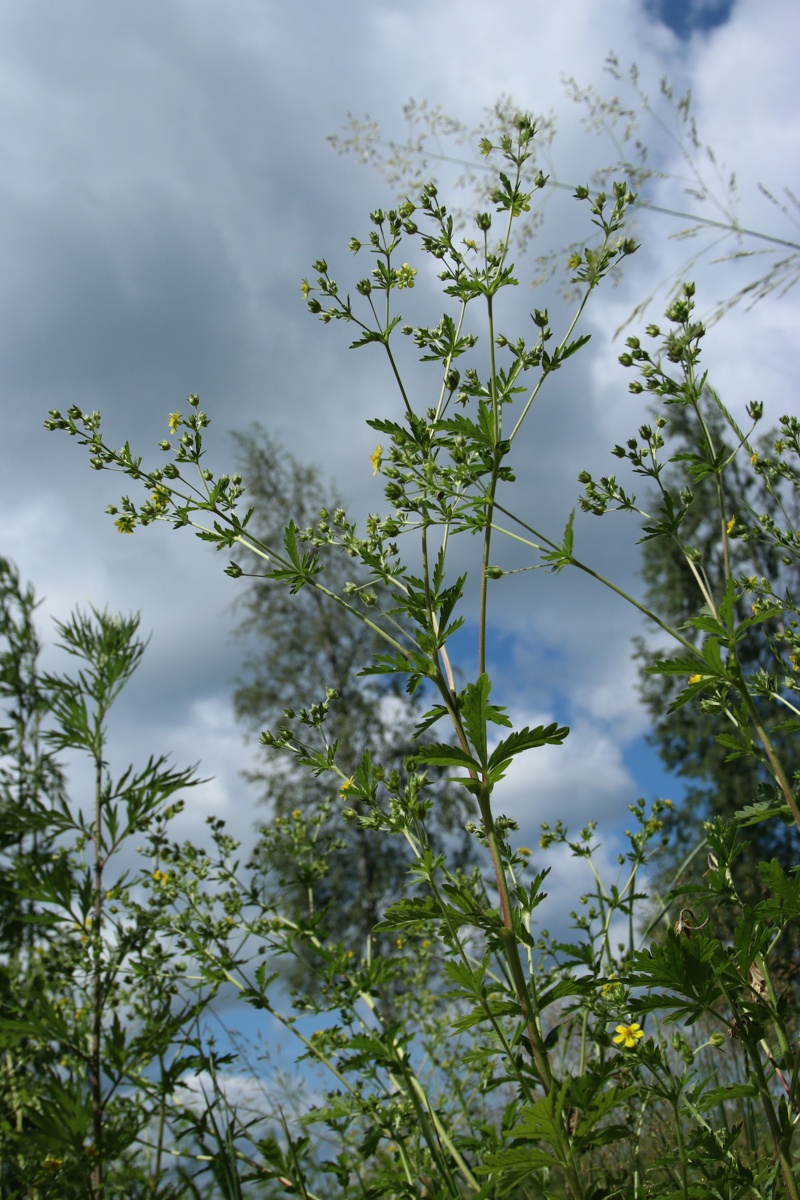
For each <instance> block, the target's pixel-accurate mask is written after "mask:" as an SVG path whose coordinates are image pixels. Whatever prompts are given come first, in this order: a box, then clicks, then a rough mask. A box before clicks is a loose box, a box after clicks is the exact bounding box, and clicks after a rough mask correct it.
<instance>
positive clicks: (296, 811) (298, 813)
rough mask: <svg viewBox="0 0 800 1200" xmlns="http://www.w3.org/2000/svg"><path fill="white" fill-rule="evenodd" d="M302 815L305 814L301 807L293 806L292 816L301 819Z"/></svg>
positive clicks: (297, 819) (296, 819)
mask: <svg viewBox="0 0 800 1200" xmlns="http://www.w3.org/2000/svg"><path fill="white" fill-rule="evenodd" d="M302 815H303V814H302V812H301V811H300V809H299V808H293V809H292V816H293V817H294V819H295V821H299V820H300V818H301V817H302Z"/></svg>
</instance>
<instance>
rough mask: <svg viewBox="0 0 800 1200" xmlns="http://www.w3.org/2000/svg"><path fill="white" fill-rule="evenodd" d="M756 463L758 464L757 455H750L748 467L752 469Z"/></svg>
mask: <svg viewBox="0 0 800 1200" xmlns="http://www.w3.org/2000/svg"><path fill="white" fill-rule="evenodd" d="M757 462H758V455H757V454H751V455H750V465H751V466H753V467H754V466H755V465H756V463H757Z"/></svg>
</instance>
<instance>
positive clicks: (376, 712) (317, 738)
mask: <svg viewBox="0 0 800 1200" xmlns="http://www.w3.org/2000/svg"><path fill="white" fill-rule="evenodd" d="M236 441H237V447H238V463H239V467H240V469H241V473H242V476H243V479H244V481H245V485H246V488H247V496H248V498H249V502H250V504H251V505H252V506H253V507H254V510H255V511H254V515H253V517H252V518H251V521H250V528H251V530H252V532H253V533H254V534H255V535H256V536H257V537H258V538H259V539H260V540H261V541H262V542H263V543H264V544H265V545H270V544H277V543H280V541H281V540H282V538H283V531H284V529H285V527H286V526H287V524H288V522H289V521H290V519H293V520H294V521H295V522H296V523H297V525H298V526H299V527H300V529H301V530H304V527H305V530H307V531H308V533H309V535H310V534H311V532H312V531H313V530H316V531H322V532H323V534H324V533H325V532H326V531H327V529H328V528H330V527H331V526H333V527H335V526H336V525H337V522H340V521H341V516H340V512H341V510H340V507H339V501H338V499H337V498H336V497H335V496H332V495H331V494H330V493H329V492H327V493H326V491H325V489H324V487H323V485H322V484H321V482H320V479H319V475H318V473H317V472H316V471H315V470H314V468H313V467H310V466H307V465H304V464H302V463H300V462H299V461H298V460H297V459H296V458H294V457H293V456H292V455H291V454H289V453H288V452H287V451H286V450H285V449H284V448H283V447H282V446H281V445H280V444H279V443H278V442H277V441H276V440H275V439H274V438H272V437H271V436H270V435H269V434H268V433H267V432H266V431H265V430H264V429H263V428H261V427H260V426H256V427H255V428H254V429H253V430H252V431H251V432H250V433H248V434H239V435H236ZM318 553H319V555H320V561H321V563H322V566H323V573H324V577H325V580H326V585H327V586H328V587H329V588H330V589H331V590H333V591H335V592H337V593H341V594H346V595H349V596H351V597H352V598H353V600H354V602H356V603H358V604H359V605H360V606H361V608H362V610H363V611H368V610H369V609H370V608H372V607H374V606H375V605H376V603H377V601H378V600H379V598H380V597H379V587H378V585H375V584H374V583H373V584H370V585H368V582H367V580H366V577H365V575H364V572H363V569H360V568H359V567H358V566H357V565H356V564H355V563H353V562H352V561H351V560H349V559H347V558H345V557H343V556H342V555H339V554H336V553H335V547H333V546H331V545H324V544H323V545H320V546H319V547H318ZM240 604H241V609H242V611H243V617H242V621H241V624H240V626H239V630H238V632H239V636H240V637H241V638H242V639H243V640H244V641H245V642H246V645H247V656H246V661H245V665H244V668H243V671H242V676H241V678H240V680H239V683H238V685H237V687H236V691H235V693H234V706H235V711H236V714H237V716H238V717H239V719H240V720H242V721H243V722H244V723H245V725H246V726H247V727H248V728H250V729H251V730H252V731H253V732H255V733H260V732H261V731H263V730H264V729H265V728H269V729H272V730H279V729H281V728H283V729H286V728H289V727H292V728H298V727H299V728H300V729H301V730H302V735H303V737H304V738H306V739H307V740H308V741H309V743H310V744H312V745H314V746H316V748H317V749H319V750H324V747H325V745H326V744H327V745H330V744H332V743H336V744H337V746H338V758H339V761H341V762H343V763H350V764H352V769H355V766H356V764H358V763H359V762H360V761H361V758H362V756H363V754H364V752H365V751H366V750H369V751H370V752H371V753H372V754H373V756H374V757H375V759H376V760H377V761H380V762H381V763H383V764H384V765H385V766H386V768H387V770H389V771H397V772H399V773H400V774H403V773H404V770H405V762H406V759H407V758H408V757H409V756H410V755H411V754H412V753H413V749H412V745H411V734H412V730H413V728H414V725H415V724H416V723H417V722H418V721H419V719H420V716H421V713H422V711H423V708H422V703H421V696H420V694H419V693H417V694H416V695H415V696H409V695H407V694H406V693H405V692H403V691H400V690H398V688H397V686H387V684H386V683H385V682H381V683H379V682H378V679H380V680H381V681H384V680H385V678H386V677H385V676H380V677H377V678H376V677H374V676H373V677H369V676H364V675H363V674H362V673H361V670H362V667H363V665H364V663H366V662H368V661H369V660H370V658H371V657H372V655H373V654H374V653H375V652H376V650H377V649H378V645H379V639H378V637H377V635H375V634H373V633H372V632H371V631H370V629H369V628H368V627H367V626H366V625H364V624H362V623H361V622H359V621H353V620H351V618H350V616H349V614H348V613H346V612H344V611H343V610H342V609H341V608H340V607H339V606H338V605H336V604H333V603H330V602H329V601H327V600H326V598H325V597H324V596H322V595H321V594H320V592H319V591H317V590H316V589H313V588H303V589H301V590H300V591H299V593H298V594H294V595H293V594H291V593H290V592H289V590H288V589H287V588H286V587H284V586H280V585H278V584H275V583H273V584H270V583H268V582H266V581H265V580H264V579H263V578H262V577H260V576H254V577H253V579H252V582H251V584H250V586H249V587H248V589H247V591H246V592H245V593H244V596H243V597H242V599H241V602H240ZM310 696H316V697H318V704H319V706H320V707H321V711H322V712H324V716H325V722H324V731H323V729H322V726H321V724H317V725H316V726H315V725H314V724H313V722H314V718H315V713H314V711H313V705H311V704H309V697H310ZM265 751H266V755H265V757H264V765H263V767H262V768H261V769H260V770H258V771H256V772H251V773H250V774H249V778H250V779H251V781H254V782H256V783H257V784H258V785H259V786H260V788H261V794H262V801H263V803H264V804H265V805H266V806H268V807H269V809H270V812H271V817H270V825H271V826H272V829H271V831H270V836H269V838H268V841H267V843H266V844H262V845H260V847H259V849H258V850H257V853H256V858H257V861H258V862H259V864H260V868H261V870H262V872H264V875H265V886H266V887H267V888H270V887H275V886H276V884H277V885H278V886H281V881H282V880H284V881H285V880H288V878H289V877H290V876H291V877H292V878H293V879H295V881H296V882H295V883H294V884H293V885H292V888H293V895H292V897H291V908H292V911H293V912H294V914H295V915H297V916H300V917H301V918H302V919H304V920H308V919H311V918H313V917H314V916H315V915H316V914H319V913H325V914H326V916H325V921H326V929H327V931H328V934H329V935H330V936H332V937H334V938H335V937H340V938H343V939H344V940H345V941H346V942H347V943H348V944H352V943H354V942H356V943H359V944H362V943H363V942H364V941H365V939H367V938H368V937H370V936H371V935H372V931H373V929H374V926H375V925H376V924H377V923H378V921H379V920H380V918H381V916H382V912H383V904H384V901H385V898H386V897H387V896H388V895H390V894H396V893H397V891H399V890H402V888H403V887H404V886H405V884H406V875H407V871H408V866H409V862H410V856H407V855H402V854H398V849H397V844H396V842H395V841H394V840H391V839H389V838H388V837H386V836H385V835H382V834H378V833H376V831H374V830H369V829H365V828H364V827H363V826H362V824H361V823H360V822H359V821H350V822H348V823H346V822H343V821H342V819H341V810H342V808H343V807H344V799H345V798H346V793H347V789H346V785H345V786H344V787H343V788H342V789H341V791H340V795H339V796H336V795H332V794H331V791H330V787H329V786H328V787H326V786H325V785H324V784H323V783H321V782H320V781H319V779H318V778H315V777H313V776H311V775H310V774H309V772H308V771H307V770H301V769H298V768H297V767H296V765H295V763H294V762H293V761H292V759H291V758H290V757H289V755H286V754H285V755H276V754H275V750H274V747H272V746H265ZM439 774H441V772H440V773H439ZM431 775H432V777H435V772H434V771H432V772H431ZM436 791H437V800H436V806H435V808H434V809H433V811H432V814H431V817H430V822H429V823H430V830H429V832H430V833H431V835H432V836H433V838H434V841H436V840H438V841H440V842H441V841H447V843H448V844H449V846H450V848H451V850H452V851H453V852H454V856H455V859H456V861H459V862H460V863H461V865H462V866H466V865H467V864H468V863H469V862H471V861H472V860H473V855H472V854H471V849H470V848H471V843H470V842H469V840H468V838H467V835H466V833H465V830H464V824H465V822H466V819H467V817H468V815H469V814H468V811H467V808H466V806H465V804H464V802H463V801H462V800H461V799H460V797H458V796H457V795H456V793H455V792H454V790H453V789H449V788H448V787H447V785H446V784H444V783H441V782H440V783H439V784H438V785H437V788H436ZM354 807H355V810H356V811H359V812H360V805H359V803H358V801H355V802H354ZM276 819H277V821H278V822H279V825H278V830H279V831H280V834H281V836H280V837H276V830H275V827H274V822H275V820H276ZM301 835H302V836H301ZM299 839H300V840H302V845H301V844H300V840H299ZM298 857H301V858H303V859H304V862H305V872H304V874H303V876H302V878H301V881H300V882H299V885H298V882H297V870H296V864H297V861H298Z"/></svg>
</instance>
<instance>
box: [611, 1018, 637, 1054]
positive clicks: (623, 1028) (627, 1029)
mask: <svg viewBox="0 0 800 1200" xmlns="http://www.w3.org/2000/svg"><path fill="white" fill-rule="evenodd" d="M643 1037H644V1030H643V1029H641V1028H640V1026H639V1023H638V1022H637V1021H633V1022H632V1023H631V1024H630V1025H618V1026H617V1036H616V1037H615V1038H612V1039H611V1040H612V1041H614V1042H616V1043H617V1045H618V1046H624V1047H625V1049H626V1050H630V1049H632V1047H633V1046H635V1045H636V1041H637V1038H643Z"/></svg>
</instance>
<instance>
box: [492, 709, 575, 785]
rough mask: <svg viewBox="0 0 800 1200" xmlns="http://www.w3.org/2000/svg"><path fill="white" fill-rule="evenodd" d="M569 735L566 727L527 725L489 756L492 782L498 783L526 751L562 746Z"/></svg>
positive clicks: (504, 739) (499, 744)
mask: <svg viewBox="0 0 800 1200" xmlns="http://www.w3.org/2000/svg"><path fill="white" fill-rule="evenodd" d="M568 733H569V729H568V728H567V726H566V725H557V724H556V723H555V722H553V724H552V725H537V726H536V728H535V729H529V728H528V727H527V725H526V726H525V728H524V729H520V730H518V731H516V732H515V733H512V734H509V736H508V737H507V738H503V739H502V741H500V742H499V743H498V744H497V746H496V747H495V748H494V750H493V751H492V753H491V754H490V756H489V763H488V767H489V772H490V782H491V783H496V782H497V780H498V779H500V778H502V772H503V771H505V769H506V768H507V767H508V765H509V763H510V762H511V760H512V759H513V758H514V757H515V756H516V755H517V754H522V753H523V751H525V750H533V749H535V748H536V747H537V746H560V745H561V744H562V742H563V741H564V738H565V737H566V736H567V734H568Z"/></svg>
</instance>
